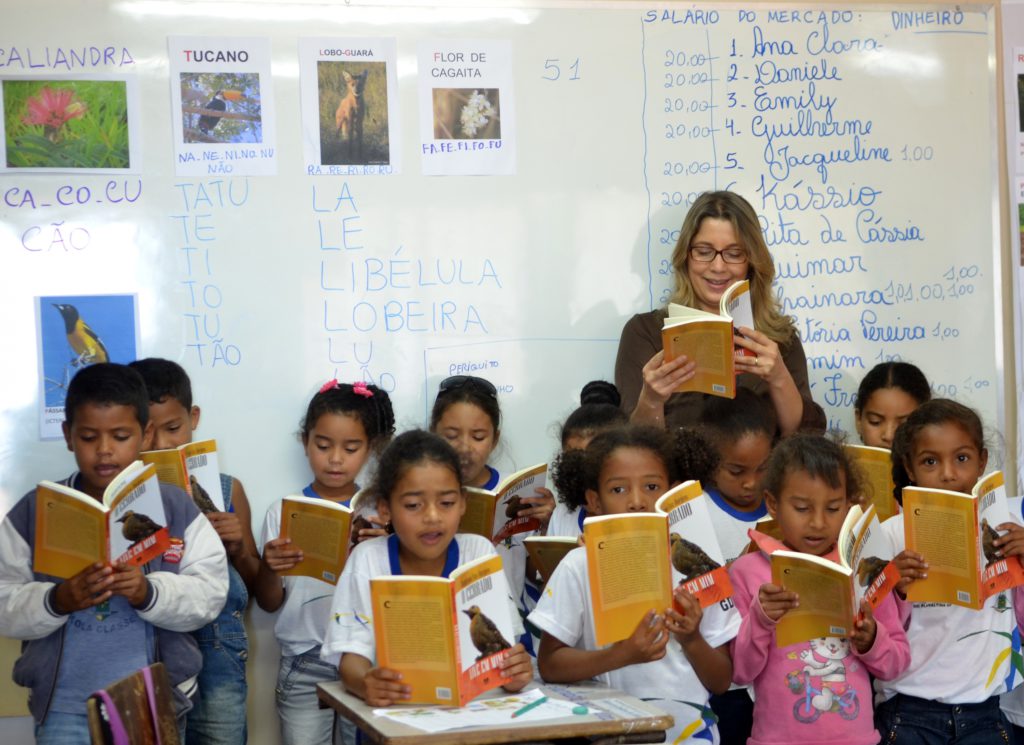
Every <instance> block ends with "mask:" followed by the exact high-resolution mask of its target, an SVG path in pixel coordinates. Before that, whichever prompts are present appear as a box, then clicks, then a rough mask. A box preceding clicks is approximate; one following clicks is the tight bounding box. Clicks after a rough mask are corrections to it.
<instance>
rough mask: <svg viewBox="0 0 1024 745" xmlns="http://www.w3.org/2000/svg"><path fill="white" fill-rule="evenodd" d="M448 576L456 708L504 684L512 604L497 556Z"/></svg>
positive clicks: (511, 635) (511, 634) (511, 637)
mask: <svg viewBox="0 0 1024 745" xmlns="http://www.w3.org/2000/svg"><path fill="white" fill-rule="evenodd" d="M459 569H460V570H464V571H459V572H458V574H457V575H456V573H455V572H453V573H452V593H453V595H454V598H455V627H456V635H457V638H458V644H457V646H456V651H457V654H458V658H459V676H460V678H459V705H460V706H463V705H465V703H466V702H467V701H469V700H471V699H473V698H476V697H477V696H478V695H480V694H481V693H483V692H484V691H489V690H491V689H492V688H497V687H498V686H501V685H504V684H505V683H507V682H508V681H509V679H508V678H507V677H505V676H503V675H502V674H501V665H502V663H503V662H504V661H505V658H506V657H508V650H509V649H511V648H512V645H513V644H515V641H516V638H515V627H514V626H513V622H512V613H513V612H514V611H513V605H512V601H511V593H510V591H509V587H508V580H507V579H506V578H505V572H504V570H503V569H502V564H501V557H500V556H496V555H495V556H488V557H487V558H486V559H484V560H483V561H482V562H479V563H474V564H472V565H471V566H469V567H465V568H464V567H460V568H459Z"/></svg>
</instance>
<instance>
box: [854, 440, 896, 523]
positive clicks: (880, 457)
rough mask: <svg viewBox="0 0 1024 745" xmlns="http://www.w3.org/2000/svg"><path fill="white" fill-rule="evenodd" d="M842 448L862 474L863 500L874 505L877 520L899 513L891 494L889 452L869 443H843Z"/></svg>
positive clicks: (890, 459) (892, 487) (883, 519)
mask: <svg viewBox="0 0 1024 745" xmlns="http://www.w3.org/2000/svg"><path fill="white" fill-rule="evenodd" d="M843 449H844V450H846V452H847V454H848V455H850V456H851V457H852V458H853V460H854V461H855V462H856V463H857V465H858V466H860V470H861V472H862V473H863V474H864V500H865V502H866V503H869V504H873V505H874V506H875V510H876V513H877V515H878V522H880V523H884V522H885V521H886V520H888V519H889V518H890V517H892V516H893V515H897V514H899V511H900V506H899V504H898V503H897V502H896V497H894V496H893V491H894V489H895V485H894V484H893V481H892V454H891V452H890V451H889V450H886V449H885V448H876V447H871V446H870V445H845V446H844V448H843Z"/></svg>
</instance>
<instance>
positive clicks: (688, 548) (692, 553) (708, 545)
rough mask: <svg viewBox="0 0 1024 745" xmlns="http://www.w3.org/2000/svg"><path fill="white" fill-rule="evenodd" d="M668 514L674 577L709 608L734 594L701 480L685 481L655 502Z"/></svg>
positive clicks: (702, 606)
mask: <svg viewBox="0 0 1024 745" xmlns="http://www.w3.org/2000/svg"><path fill="white" fill-rule="evenodd" d="M655 509H657V510H658V512H661V513H664V514H666V515H668V533H669V535H668V540H669V548H670V551H671V554H670V558H671V560H672V578H673V582H674V583H675V584H682V585H683V586H684V587H685V588H686V590H687V591H688V592H690V593H691V594H693V595H695V596H696V597H697V599H698V600H699V601H700V606H701V608H707V607H708V606H709V605H714V604H715V603H718V602H720V601H722V600H725V599H726V598H728V597H731V596H732V583H731V582H730V581H729V572H728V570H726V568H725V554H724V553H723V552H722V547H721V546H720V545H719V543H718V538H717V537H716V536H715V528H714V525H713V523H712V522H711V513H710V512H709V511H708V498H707V496H706V495H705V494H704V489H703V488H702V487H701V485H700V482H699V481H684V482H683V483H682V484H680V485H679V486H677V487H675V488H673V489H669V490H668V491H667V492H665V493H664V494H663V495H661V498H660V499H658V501H657V503H656V504H655Z"/></svg>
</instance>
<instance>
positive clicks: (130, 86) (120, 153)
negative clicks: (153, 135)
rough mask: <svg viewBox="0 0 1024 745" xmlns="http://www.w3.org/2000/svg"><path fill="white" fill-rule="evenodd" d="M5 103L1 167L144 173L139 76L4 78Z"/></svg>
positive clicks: (1, 100) (0, 122)
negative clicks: (137, 81) (112, 77)
mask: <svg viewBox="0 0 1024 745" xmlns="http://www.w3.org/2000/svg"><path fill="white" fill-rule="evenodd" d="M0 105H2V108H3V116H2V117H0V141H2V142H3V147H4V157H3V162H2V164H0V171H20V172H50V173H54V172H62V171H71V172H74V173H122V172H133V173H138V172H140V171H141V166H142V164H141V162H140V159H141V154H140V147H141V146H140V144H139V138H138V136H137V133H136V131H135V130H136V127H137V122H138V116H137V114H136V112H137V111H138V110H139V108H138V94H137V86H136V85H135V80H134V78H128V79H107V78H60V77H57V78H49V77H47V78H38V77H37V78H5V79H4V80H3V81H0Z"/></svg>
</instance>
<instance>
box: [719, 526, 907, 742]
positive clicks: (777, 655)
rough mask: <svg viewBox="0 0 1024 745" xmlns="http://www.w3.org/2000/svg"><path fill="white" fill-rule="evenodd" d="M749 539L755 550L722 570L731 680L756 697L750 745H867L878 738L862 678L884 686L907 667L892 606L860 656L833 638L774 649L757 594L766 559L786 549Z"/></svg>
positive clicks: (881, 612)
mask: <svg viewBox="0 0 1024 745" xmlns="http://www.w3.org/2000/svg"><path fill="white" fill-rule="evenodd" d="M750 536H751V538H752V539H753V540H754V541H755V542H756V543H757V545H758V547H759V548H760V549H761V550H760V551H756V552H752V553H749V554H745V555H743V556H741V557H740V558H738V559H737V560H736V561H735V562H733V564H732V565H731V567H730V569H729V575H730V577H731V579H732V583H733V591H734V595H733V600H734V601H735V603H736V607H737V608H738V609H739V611H740V614H741V616H742V617H743V620H742V623H741V624H740V631H739V634H737V636H736V638H735V639H734V640H733V642H732V659H733V680H734V681H735V682H736V683H738V684H740V685H751V684H752V685H753V687H754V694H755V703H754V728H753V731H752V733H751V737H750V740H748V743H749V745H774V744H775V743H778V744H779V745H782V744H783V743H785V744H787V745H788V744H789V743H794V742H799V743H801V745H818V744H819V743H820V744H821V745H825V744H826V743H827V744H828V745H846V744H849V745H874V743H877V742H878V740H879V735H878V732H877V731H876V730H875V726H874V721H873V716H872V704H871V699H872V693H871V682H870V679H869V677H868V673H870V674H872V675H874V676H875V677H877V678H882V679H889V678H893V677H895V676H897V675H899V674H900V673H901V672H902V671H903V670H904V669H905V668H906V667H907V665H909V664H910V645H909V644H908V643H907V637H906V634H905V633H904V631H903V626H902V625H901V623H900V619H899V613H898V611H897V608H896V604H895V602H894V601H893V598H892V597H891V596H890V597H887V598H886V599H885V600H884V601H883V602H882V603H881V605H879V606H878V609H877V610H876V611H875V614H874V616H875V621H876V625H877V629H878V630H877V633H876V635H875V642H874V644H873V645H872V646H871V649H869V650H868V651H867V653H865V654H860V653H858V652H857V651H856V649H854V647H853V645H852V644H850V641H849V639H845V638H839V637H824V638H821V639H814V640H811V641H810V642H804V643H801V644H793V645H790V646H788V647H782V648H779V647H777V646H776V643H775V622H774V621H772V620H771V619H770V618H768V616H767V615H765V612H764V610H763V609H762V608H761V604H760V602H758V592H759V590H760V589H761V585H763V584H765V583H770V582H771V579H772V577H771V563H770V562H769V558H768V557H769V556H770V554H771V553H773V552H774V551H777V550H779V549H784V548H785V546H784V545H783V544H782V543H780V542H779V541H777V540H775V539H774V538H770V537H768V536H766V535H763V534H761V533H758V532H757V531H754V530H751V531H750ZM825 558H826V559H830V560H832V561H838V558H839V557H838V552H836V551H835V550H834V549H833V551H832V553H830V554H829V555H828V556H826V557H825Z"/></svg>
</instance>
